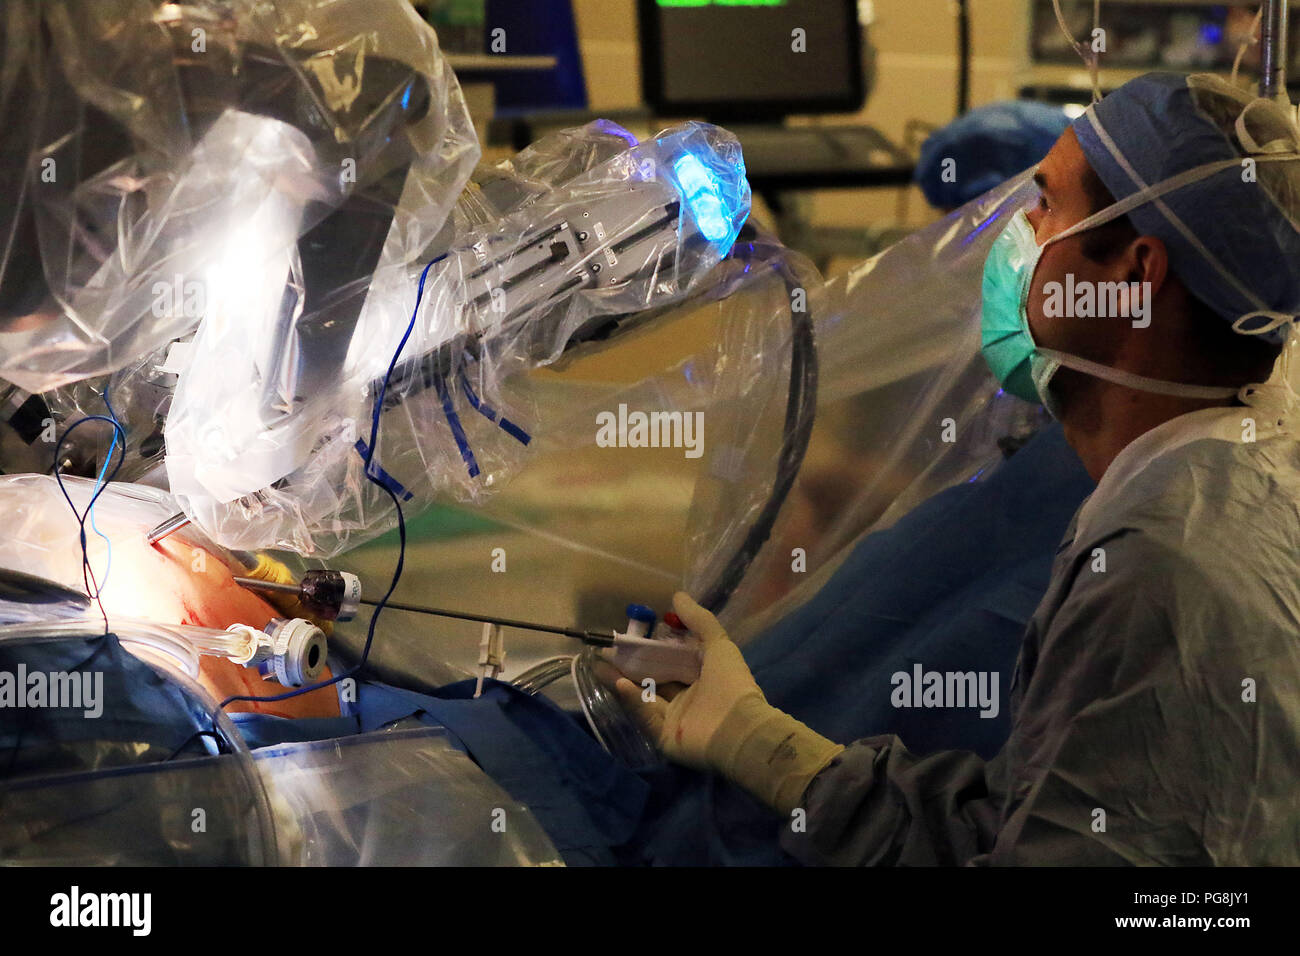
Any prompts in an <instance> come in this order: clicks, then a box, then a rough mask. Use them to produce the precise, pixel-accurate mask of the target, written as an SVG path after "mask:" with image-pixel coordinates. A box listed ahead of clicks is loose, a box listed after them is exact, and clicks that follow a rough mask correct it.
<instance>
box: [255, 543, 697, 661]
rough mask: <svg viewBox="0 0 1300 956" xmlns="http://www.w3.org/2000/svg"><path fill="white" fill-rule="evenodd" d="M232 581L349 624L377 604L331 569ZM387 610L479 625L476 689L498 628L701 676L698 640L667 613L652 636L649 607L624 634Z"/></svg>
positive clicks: (496, 650) (635, 614)
mask: <svg viewBox="0 0 1300 956" xmlns="http://www.w3.org/2000/svg"><path fill="white" fill-rule="evenodd" d="M235 582H236V583H237V584H240V585H241V586H243V587H246V588H249V589H251V590H257V591H269V592H274V593H279V594H291V595H293V596H295V597H296V598H297V599H298V600H299V602H301V604H302V606H303V607H305V608H307V609H308V610H309V611H311V612H312V613H313V614H316V615H319V616H320V617H321V618H324V619H327V620H337V621H348V620H351V619H352V618H353V617H355V616H356V613H357V610H358V609H359V607H360V605H362V604H368V605H378V604H379V602H378V601H373V600H369V599H367V598H364V597H362V596H361V582H360V580H359V579H358V578H357V576H356V575H355V574H351V573H349V572H347V571H336V570H332V569H313V570H310V571H306V572H304V574H303V576H302V578H301V579H300V580H299V581H298V583H297V584H280V583H276V582H270V581H262V580H259V579H257V578H247V577H236V578H235ZM384 607H385V608H392V609H394V610H398V611H410V612H413V613H416V614H430V615H433V616H435V617H448V618H455V619H457V620H462V621H477V622H479V623H481V624H483V625H484V628H483V639H482V642H481V644H480V647H479V661H478V663H479V667H480V687H481V684H482V679H483V676H484V675H486V676H490V677H496V676H497V675H498V674H499V673H500V671H501V668H502V666H503V664H504V661H505V649H504V645H503V642H502V638H501V629H502V628H506V627H516V628H520V629H523V630H528V631H541V632H544V633H547V634H559V635H561V636H564V637H573V638H577V639H578V640H580V641H582V642H583V643H584V644H587V645H590V646H593V647H599V648H602V649H607V650H606V651H605V655H606V656H607V658H608V659H609V660H610V661H611V662H612V663H613V664H614V665H615V666H616V667H618V668H619V669H620V670H622V671H623V672H624V673H627V674H629V675H634V676H636V677H637V678H646V677H649V678H652V679H654V680H656V681H663V682H666V681H681V682H683V683H689V682H691V681H693V680H695V679H696V677H698V676H699V668H700V648H699V642H698V641H696V640H695V639H694V638H691V637H689V636H687V635H686V633H685V630H684V628H683V627H682V624H681V621H679V620H678V619H677V616H676V615H674V614H668V615H665V618H664V624H665V625H666V627H665V628H664V629H663V630H664V631H665V632H666V633H665V634H664V636H662V637H656V636H655V623H656V615H655V613H654V611H652V610H651V609H650V608H648V607H645V606H643V605H639V604H630V605H628V609H627V611H628V623H627V630H626V631H623V632H620V631H617V630H613V629H599V628H578V627H561V626H558V625H554V624H539V623H536V622H534V621H518V620H514V619H512V618H506V617H496V616H493V615H488V614H471V613H469V612H467V611H451V610H447V609H445V608H435V607H422V606H419V605H414V604H401V603H398V602H395V601H388V602H386V603H385V604H384Z"/></svg>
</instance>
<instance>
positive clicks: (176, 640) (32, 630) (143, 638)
mask: <svg viewBox="0 0 1300 956" xmlns="http://www.w3.org/2000/svg"><path fill="white" fill-rule="evenodd" d="M119 623H121V624H123V625H124V626H122V627H120V628H119V627H115V626H113V624H112V622H110V628H109V629H110V630H112V631H113V633H114V634H116V635H117V639H118V641H119V642H121V644H122V646H123V647H125V648H126V649H127V650H128V651H130V652H131V653H133V654H136V656H138V657H139V656H143V657H145V658H147V659H149V660H151V661H153V662H155V663H162V664H164V665H167V664H170V665H171V666H172V667H174V669H176V670H178V671H180V672H181V673H182V674H185V675H186V676H188V677H191V678H197V677H198V676H199V651H198V650H197V649H196V648H195V647H194V645H193V644H191V643H190V642H189V641H188V640H186V639H185V638H184V637H182V636H180V635H179V634H178V633H176V632H175V630H173V629H170V628H169V627H168V626H166V625H160V624H154V623H153V622H152V621H132V622H130V623H129V624H128V623H127V622H125V621H121V622H119ZM103 626H104V622H103V620H102V619H101V620H94V619H92V618H85V619H83V620H80V621H52V622H50V623H49V624H12V625H9V626H7V627H0V641H3V640H5V639H16V638H27V639H31V638H69V637H84V636H86V635H88V634H95V633H99V632H100V631H101V630H102V628H103ZM176 626H179V625H176ZM140 652H143V653H140Z"/></svg>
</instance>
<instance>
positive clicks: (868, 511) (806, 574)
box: [700, 172, 1049, 640]
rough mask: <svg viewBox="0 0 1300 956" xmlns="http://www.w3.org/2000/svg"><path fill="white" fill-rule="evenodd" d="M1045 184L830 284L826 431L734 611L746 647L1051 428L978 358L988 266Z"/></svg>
mask: <svg viewBox="0 0 1300 956" xmlns="http://www.w3.org/2000/svg"><path fill="white" fill-rule="evenodd" d="M1035 189H1036V187H1035V186H1034V184H1033V183H1032V181H1031V178H1030V173H1029V172H1025V173H1023V174H1021V175H1020V176H1017V177H1015V178H1014V179H1012V180H1009V181H1008V182H1006V183H1004V184H1003V185H1001V186H999V187H998V188H996V189H993V190H990V191H989V192H988V193H985V194H984V195H983V196H981V197H979V198H978V199H975V200H973V201H971V202H969V203H967V204H966V205H964V206H962V207H961V208H960V209H958V210H956V211H955V212H953V213H952V214H950V215H948V216H947V217H945V218H944V219H942V220H940V221H939V222H936V223H934V224H932V225H930V226H929V227H927V228H925V229H923V230H921V231H919V232H917V233H914V234H913V235H911V236H909V237H907V238H905V239H903V240H902V241H900V242H899V243H897V244H895V245H894V246H892V247H890V248H889V249H886V250H885V251H883V252H881V253H880V254H878V255H876V256H875V257H873V258H871V259H869V260H867V261H866V262H864V263H862V264H861V265H859V266H858V267H856V268H855V269H853V270H851V271H850V272H848V273H846V274H844V275H842V276H840V277H838V278H836V279H834V280H832V281H830V282H828V283H826V285H825V287H824V289H823V290H822V299H821V302H822V311H821V312H820V313H819V314H818V316H817V319H816V336H817V347H818V354H819V357H820V363H821V364H820V376H819V394H818V409H817V426H816V428H815V429H814V433H813V436H812V440H811V442H810V444H809V449H808V452H807V455H806V457H805V461H804V463H803V466H802V468H801V471H800V475H799V480H798V481H797V482H796V484H795V487H794V489H793V491H792V493H791V495H790V498H789V500H788V502H787V506H786V508H785V510H784V511H783V513H782V516H781V520H780V521H779V522H778V523H777V527H776V529H775V531H774V535H773V541H772V544H771V546H770V547H768V548H767V549H765V550H764V552H763V554H762V555H760V558H759V560H758V561H757V562H755V566H754V568H753V569H752V572H751V573H750V574H749V575H748V576H747V578H746V580H745V582H744V584H743V585H742V587H741V589H740V590H739V591H738V592H737V594H736V596H735V597H734V599H733V601H732V602H731V604H729V605H728V607H727V609H726V613H725V615H724V616H725V618H726V620H727V621H728V623H729V624H731V625H732V630H733V631H734V632H735V634H736V636H737V637H738V638H739V639H741V640H743V639H744V638H745V637H746V636H749V635H751V634H753V633H755V632H756V631H757V630H759V629H761V627H762V626H764V625H766V624H768V623H771V622H772V621H774V620H775V619H777V618H778V617H779V616H780V615H781V614H783V613H785V612H787V611H789V610H791V609H793V608H794V607H797V606H798V605H799V604H801V603H803V601H805V600H807V599H808V598H810V597H811V596H812V595H814V594H815V593H816V592H817V590H818V589H819V588H820V587H821V585H822V584H823V583H824V582H825V580H826V579H827V578H828V576H829V575H830V573H831V572H833V570H834V569H835V567H837V566H838V564H839V562H840V561H841V560H842V559H843V558H844V557H845V556H846V555H847V554H848V553H849V551H850V550H851V548H852V546H853V545H854V544H855V543H856V542H857V541H858V540H859V539H860V538H861V537H862V536H863V535H864V534H867V533H870V532H872V531H875V530H879V529H882V528H886V527H888V526H890V525H892V524H893V523H894V522H895V521H896V520H897V519H898V518H899V517H901V516H902V515H904V514H906V513H907V512H909V511H910V510H911V509H912V508H914V507H915V506H916V505H917V504H919V503H920V502H922V501H924V500H926V499H928V498H929V497H931V496H932V495H934V494H935V493H937V492H939V491H941V490H943V489H944V488H948V487H951V486H953V485H955V484H958V483H960V482H964V481H978V480H980V479H981V478H982V477H984V476H986V475H987V474H988V473H989V472H990V470H991V469H993V468H996V467H997V466H998V464H999V463H1000V462H1001V461H1002V460H1003V459H1004V458H1005V457H1006V455H1008V454H1011V453H1013V452H1014V451H1015V450H1016V449H1017V448H1018V447H1019V446H1020V444H1022V443H1023V442H1024V441H1025V440H1027V438H1028V437H1029V436H1030V435H1032V434H1033V433H1034V432H1035V431H1036V430H1037V429H1039V428H1041V427H1042V426H1043V425H1045V424H1047V422H1048V421H1049V419H1048V418H1047V416H1046V413H1045V412H1043V411H1042V409H1041V408H1039V407H1038V406H1036V405H1030V404H1028V403H1026V402H1023V401H1021V400H1020V399H1017V398H1015V397H1013V396H1011V395H1009V394H1007V393H1004V392H1003V391H1002V390H1001V389H1000V388H999V387H998V385H997V382H996V381H995V380H994V379H993V376H992V374H991V373H990V372H989V370H988V368H987V365H986V364H985V362H984V360H983V358H982V356H981V355H980V353H979V343H980V307H981V298H980V290H981V277H982V273H983V267H984V259H985V257H986V255H987V253H988V249H989V247H990V246H991V245H992V243H993V240H994V239H995V238H996V237H997V235H998V233H999V232H1000V231H1001V229H1002V228H1003V226H1004V225H1005V223H1006V221H1007V218H1008V217H1009V216H1010V215H1011V213H1012V212H1014V211H1015V210H1016V209H1018V208H1020V207H1022V206H1023V205H1025V204H1026V203H1027V202H1028V201H1029V199H1030V198H1032V196H1033V194H1034V190H1035ZM700 533H705V532H700ZM705 534H706V535H707V533H705ZM764 609H767V610H768V613H765V614H761V615H757V616H755V617H754V618H753V619H752V620H749V621H745V622H744V624H743V625H742V623H741V622H742V620H744V618H746V616H747V615H755V614H756V612H758V611H760V610H764Z"/></svg>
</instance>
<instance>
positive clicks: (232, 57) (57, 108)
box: [0, 0, 478, 398]
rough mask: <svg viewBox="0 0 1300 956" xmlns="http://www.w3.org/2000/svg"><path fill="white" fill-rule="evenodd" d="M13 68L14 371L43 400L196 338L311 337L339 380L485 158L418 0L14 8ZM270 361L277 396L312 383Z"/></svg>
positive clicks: (9, 293)
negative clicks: (200, 334)
mask: <svg viewBox="0 0 1300 956" xmlns="http://www.w3.org/2000/svg"><path fill="white" fill-rule="evenodd" d="M0 48H3V58H2V59H3V63H4V69H3V71H2V72H0V118H3V123H4V129H5V133H4V136H3V137H0V188H3V191H4V193H5V195H7V196H11V197H17V201H16V202H12V203H9V204H7V205H6V206H5V208H4V209H3V210H0V248H3V249H4V251H5V252H4V257H3V258H0V375H2V376H3V377H5V378H8V379H10V380H11V381H13V382H14V383H16V384H17V385H19V386H21V387H22V388H24V389H27V390H28V391H32V392H39V391H45V390H47V389H50V388H53V387H55V386H59V385H64V384H67V383H69V382H72V381H75V380H78V379H82V378H86V377H90V376H94V375H100V374H104V373H108V372H111V371H114V370H116V369H118V368H121V367H123V366H124V365H126V364H127V363H130V362H132V361H135V360H137V359H139V358H140V357H141V356H144V355H147V354H149V353H151V352H155V351H157V350H159V349H162V348H164V347H166V346H167V345H168V344H169V343H171V342H172V341H173V340H176V339H178V338H182V337H184V336H187V335H189V334H190V333H192V332H193V331H194V330H195V329H196V328H197V327H198V325H199V323H200V321H201V320H206V321H207V322H208V324H209V325H212V324H218V325H220V324H223V323H224V324H229V323H232V322H236V321H240V322H247V321H251V322H260V323H265V324H267V325H268V326H270V327H274V325H275V324H276V323H291V324H294V325H295V326H296V328H297V329H298V330H299V332H300V333H301V335H302V337H303V338H304V339H305V340H308V341H310V342H312V343H313V344H314V345H315V346H316V351H314V352H311V353H310V356H308V357H313V358H316V359H317V361H316V362H314V363H310V365H311V370H312V371H313V372H315V373H317V374H319V375H322V376H325V377H326V378H328V377H329V376H330V374H331V372H332V371H337V368H338V364H339V362H341V359H342V353H343V352H345V351H346V349H347V345H348V341H347V335H346V334H342V333H340V332H339V331H338V330H339V329H344V330H347V331H350V330H351V328H352V327H353V326H354V325H355V320H356V316H357V313H358V312H359V310H360V308H361V304H362V301H363V299H364V295H365V291H366V289H367V288H368V286H369V284H370V281H371V276H372V274H374V273H376V271H379V272H381V273H382V271H383V270H384V269H385V268H394V267H400V266H401V265H403V264H405V263H408V262H411V261H414V260H415V258H416V257H417V255H418V254H419V252H420V251H421V250H423V249H424V248H426V247H427V246H428V245H429V243H430V242H431V241H432V239H433V237H434V236H435V235H436V234H437V232H438V231H439V230H440V229H441V228H442V225H443V222H444V220H445V219H446V216H447V212H448V210H449V209H450V208H451V205H452V203H453V202H454V201H455V198H456V196H457V195H458V194H459V192H460V190H461V187H462V186H463V184H464V181H465V178H466V176H467V175H468V173H469V170H470V169H471V168H472V166H473V163H474V162H475V161H476V159H477V155H478V144H477V142H476V140H475V138H474V134H473V131H472V127H471V126H470V122H469V117H468V114H467V112H466V110H465V106H464V102H463V100H462V98H461V95H460V90H459V86H458V84H457V81H456V78H455V76H454V74H453V73H452V72H451V70H450V69H449V68H448V67H447V66H446V63H445V61H444V60H443V59H442V57H441V55H440V54H439V51H438V46H437V40H436V37H435V36H434V34H433V31H432V30H431V29H430V28H429V27H428V26H427V25H426V24H424V23H423V22H422V21H421V20H420V19H419V17H418V15H417V14H416V13H415V11H414V10H413V9H412V8H411V7H410V5H409V4H407V3H405V2H403V0H285V2H277V3H275V4H267V3H259V2H254V0H233V2H220V3H219V2H215V0H206V2H198V3H189V4H183V5H182V4H156V3H152V2H149V0H49V2H44V0H42V2H36V0H13V2H9V3H6V4H5V5H4V9H3V10H0ZM245 344H246V345H249V346H253V347H254V348H255V347H256V346H257V345H259V344H262V345H264V346H266V347H267V348H269V347H270V345H271V342H270V340H269V338H268V340H266V341H264V342H262V343H257V342H246V343H245ZM256 355H257V358H258V360H259V361H260V362H261V363H262V364H261V366H260V367H259V371H260V373H261V375H262V377H263V380H262V381H260V382H259V385H260V386H261V388H262V389H263V391H264V393H265V394H267V395H272V394H276V393H277V390H278V392H279V393H280V394H282V395H283V394H284V393H285V391H286V389H287V388H289V387H290V385H291V384H298V385H303V386H306V387H309V385H310V383H303V382H301V381H300V380H299V381H298V382H297V383H288V382H286V381H285V377H286V376H287V375H289V374H290V373H291V372H292V371H293V370H294V369H295V368H296V367H297V364H298V363H297V357H296V356H292V355H290V356H284V355H276V354H272V353H269V352H266V351H262V352H257V353H256ZM331 362H332V363H333V368H332V369H331V367H330V363H331ZM287 397H288V398H292V397H293V395H292V392H290V393H289V394H288V396H287Z"/></svg>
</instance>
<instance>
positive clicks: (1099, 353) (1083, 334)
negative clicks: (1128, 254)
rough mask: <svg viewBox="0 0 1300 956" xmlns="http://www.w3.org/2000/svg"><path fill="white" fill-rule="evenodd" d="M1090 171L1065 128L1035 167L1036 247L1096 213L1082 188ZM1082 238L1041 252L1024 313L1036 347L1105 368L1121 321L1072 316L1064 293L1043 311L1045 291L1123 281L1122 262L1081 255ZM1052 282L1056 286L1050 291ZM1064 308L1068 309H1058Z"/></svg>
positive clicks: (1032, 219) (1031, 213)
mask: <svg viewBox="0 0 1300 956" xmlns="http://www.w3.org/2000/svg"><path fill="white" fill-rule="evenodd" d="M1089 172H1090V167H1089V166H1088V161H1087V159H1086V158H1084V155H1083V150H1082V149H1081V148H1080V147H1079V141H1078V140H1077V139H1076V138H1075V135H1074V130H1072V129H1067V130H1066V131H1065V132H1064V133H1063V134H1062V135H1061V138H1060V139H1058V140H1057V141H1056V145H1054V146H1053V147H1052V150H1051V152H1049V153H1048V154H1047V156H1045V157H1044V158H1043V161H1042V162H1041V163H1039V164H1038V169H1037V171H1036V172H1035V174H1034V181H1035V182H1036V183H1037V184H1038V187H1039V190H1040V195H1039V199H1038V202H1037V204H1036V205H1035V206H1034V208H1033V209H1032V210H1030V211H1029V213H1028V216H1029V223H1030V225H1032V226H1033V227H1034V235H1035V238H1036V239H1037V240H1038V244H1039V245H1040V246H1041V245H1042V244H1043V243H1045V242H1047V241H1048V240H1049V239H1051V238H1052V237H1053V236H1055V235H1057V234H1058V233H1061V232H1064V231H1065V230H1066V229H1068V228H1070V227H1071V226H1073V225H1075V224H1076V223H1078V222H1081V221H1082V220H1084V219H1086V218H1087V217H1088V216H1090V215H1091V214H1092V213H1094V212H1096V211H1097V210H1096V209H1094V208H1093V200H1092V197H1091V196H1089V194H1088V193H1087V191H1086V190H1085V189H1084V186H1083V183H1084V181H1085V177H1086V176H1087V175H1088V174H1089ZM1085 235H1086V234H1085V233H1076V234H1075V235H1072V236H1069V237H1067V238H1065V239H1062V240H1061V241H1060V242H1054V243H1052V244H1051V245H1049V246H1048V247H1047V248H1046V249H1045V250H1044V251H1043V255H1042V258H1041V259H1040V260H1039V261H1038V268H1037V269H1036V270H1035V271H1034V280H1033V283H1032V284H1031V286H1030V291H1029V302H1028V303H1027V306H1026V313H1027V315H1028V317H1029V328H1030V331H1031V332H1033V334H1034V341H1035V342H1037V343H1038V344H1039V345H1041V346H1043V347H1045V348H1051V349H1057V350H1059V351H1062V352H1069V353H1071V354H1072V355H1079V356H1082V357H1084V358H1089V359H1092V360H1094V361H1097V362H1102V363H1106V364H1109V362H1110V360H1111V359H1113V352H1114V349H1115V348H1116V346H1117V343H1118V341H1119V338H1120V336H1121V335H1122V328H1120V325H1121V322H1120V320H1117V319H1114V318H1094V317H1090V316H1089V317H1076V316H1075V315H1074V314H1073V313H1074V311H1075V310H1073V309H1071V308H1069V307H1068V305H1069V301H1070V300H1068V298H1065V297H1064V293H1063V292H1058V295H1057V297H1056V299H1055V301H1054V302H1053V303H1052V305H1053V307H1051V308H1049V307H1047V306H1048V304H1049V299H1048V295H1047V290H1049V289H1053V288H1055V289H1057V290H1068V289H1078V288H1082V287H1083V284H1084V283H1091V284H1093V288H1094V289H1095V288H1097V287H1098V286H1097V284H1099V283H1109V282H1119V281H1121V280H1123V279H1126V278H1127V276H1126V274H1125V261H1124V260H1123V259H1122V258H1117V259H1115V260H1113V261H1111V262H1105V263H1103V262H1095V261H1093V260H1092V259H1089V258H1087V257H1086V256H1085V255H1084V254H1083V247H1084V241H1085ZM1050 283H1059V285H1057V286H1055V287H1053V286H1051V285H1050ZM1062 304H1065V305H1066V306H1067V307H1066V308H1065V309H1061V308H1060V307H1059V306H1060V305H1062ZM1062 312H1064V314H1061V313H1062Z"/></svg>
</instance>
